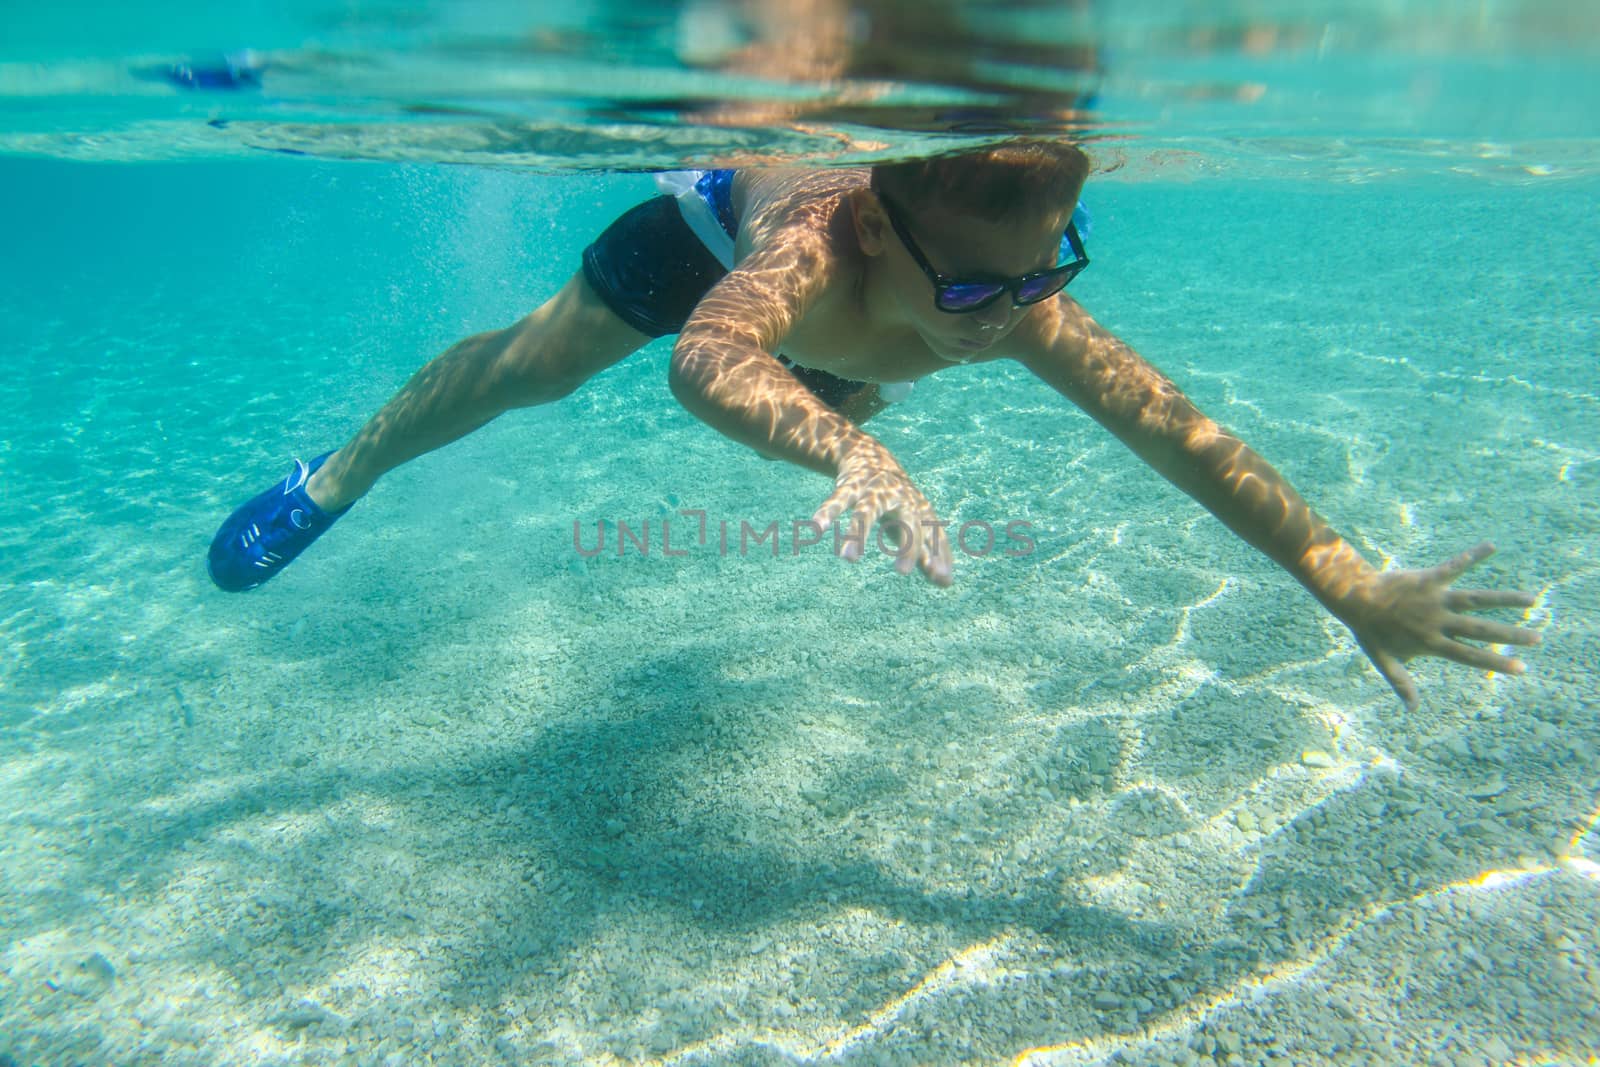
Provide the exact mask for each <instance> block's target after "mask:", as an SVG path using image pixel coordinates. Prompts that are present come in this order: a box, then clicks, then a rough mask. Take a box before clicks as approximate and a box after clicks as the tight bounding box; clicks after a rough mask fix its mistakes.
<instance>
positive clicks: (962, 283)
mask: <svg viewBox="0 0 1600 1067" xmlns="http://www.w3.org/2000/svg"><path fill="white" fill-rule="evenodd" d="M878 201H879V202H880V203H882V204H883V213H884V214H885V215H887V216H888V217H889V225H890V226H893V227H894V232H895V233H896V234H897V235H898V236H899V238H900V243H901V244H903V245H905V246H906V251H907V252H910V253H911V259H912V261H913V262H915V263H916V265H917V266H919V267H921V268H922V273H923V274H926V275H927V276H928V281H930V282H932V283H933V305H934V307H936V308H938V309H939V310H940V311H948V312H950V313H951V314H953V315H960V314H963V313H965V312H968V311H979V310H982V309H983V308H986V307H988V306H989V305H990V304H992V303H994V302H995V301H996V300H999V299H1000V298H1001V297H1002V296H1004V295H1005V294H1006V293H1010V294H1011V299H1012V300H1013V301H1015V302H1016V303H1017V304H1018V306H1022V305H1026V304H1037V303H1038V302H1039V301H1041V300H1048V299H1050V298H1051V297H1052V296H1055V295H1056V294H1057V293H1059V292H1060V291H1061V290H1063V289H1065V288H1066V287H1067V283H1068V282H1070V281H1072V279H1074V278H1076V277H1077V276H1078V275H1079V274H1080V273H1082V271H1083V268H1085V267H1087V266H1088V265H1089V256H1088V253H1086V252H1085V251H1084V250H1083V239H1082V238H1081V237H1079V236H1078V227H1077V226H1075V225H1074V224H1073V223H1071V222H1068V223H1067V232H1066V233H1065V234H1063V235H1062V238H1061V251H1062V254H1063V255H1065V254H1066V253H1068V252H1071V254H1072V257H1073V258H1072V261H1071V262H1070V263H1063V264H1061V265H1060V266H1056V267H1051V268H1050V269H1049V270H1041V271H1035V272H1034V273H1032V274H1024V275H1022V276H1021V277H1020V278H994V279H987V278H986V279H983V280H973V281H966V280H963V279H960V278H950V277H947V276H946V275H943V274H940V273H939V272H938V271H936V270H934V269H933V265H932V264H931V263H929V262H928V257H927V256H925V255H923V254H922V249H920V248H918V247H917V242H916V241H915V240H913V239H912V237H911V231H910V230H908V229H906V225H905V223H904V221H902V219H901V217H900V211H899V209H898V208H896V207H895V206H894V204H893V203H892V202H891V201H890V200H889V198H888V197H886V196H884V195H883V193H881V192H880V193H879V194H878Z"/></svg>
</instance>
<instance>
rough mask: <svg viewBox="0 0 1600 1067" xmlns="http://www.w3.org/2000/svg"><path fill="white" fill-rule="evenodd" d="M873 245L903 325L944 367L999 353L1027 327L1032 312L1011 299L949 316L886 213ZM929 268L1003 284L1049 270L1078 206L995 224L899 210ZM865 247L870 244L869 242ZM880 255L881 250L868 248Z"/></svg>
mask: <svg viewBox="0 0 1600 1067" xmlns="http://www.w3.org/2000/svg"><path fill="white" fill-rule="evenodd" d="M874 206H875V207H876V208H877V211H878V212H879V213H880V214H881V215H882V218H881V220H878V221H879V223H880V225H879V226H878V228H877V229H875V231H874V232H875V235H876V237H877V239H876V240H875V241H873V242H872V245H873V246H874V247H875V248H876V250H877V251H876V258H877V259H878V261H879V262H880V263H881V265H882V274H883V276H884V279H885V283H886V285H887V288H888V290H889V292H890V293H891V294H892V298H893V301H894V305H895V308H896V310H897V312H898V313H899V315H900V317H903V318H904V320H905V321H906V322H907V323H908V324H909V325H910V326H911V327H912V328H913V329H915V330H916V331H917V333H918V335H920V336H921V337H922V339H923V340H924V341H925V342H926V343H927V345H928V347H929V348H930V349H931V350H932V351H933V353H934V354H935V355H936V356H938V357H939V358H940V359H943V360H946V361H947V362H951V363H965V362H967V361H968V360H971V359H973V358H975V357H977V356H978V355H979V354H981V353H983V352H984V351H986V350H988V349H989V348H991V347H993V346H994V345H995V344H996V343H997V342H999V341H1001V340H1002V339H1004V338H1005V336H1006V335H1007V334H1008V333H1010V332H1011V330H1012V329H1014V328H1015V327H1016V325H1017V324H1018V323H1020V322H1021V321H1022V320H1023V318H1024V317H1026V316H1027V314H1028V312H1029V311H1030V310H1031V309H1032V305H1027V306H1021V307H1019V306H1017V304H1016V303H1015V301H1014V299H1013V297H1012V294H1010V293H1004V294H1002V295H1001V296H1000V297H999V299H997V300H995V301H994V302H993V303H991V304H989V305H988V306H986V307H982V308H979V309H977V310H975V311H970V312H965V313H953V312H948V311H941V310H940V309H939V308H938V307H937V306H936V305H935V302H934V287H933V283H932V282H931V281H930V280H929V278H928V276H927V273H926V272H925V270H924V269H923V266H922V265H921V264H919V263H918V262H917V256H916V253H915V252H914V251H913V249H912V248H911V247H907V242H906V241H905V240H903V239H902V238H901V236H900V235H899V234H898V233H896V231H895V228H894V226H893V225H892V224H890V223H889V216H888V214H887V213H886V212H885V211H884V208H883V205H882V204H881V203H878V204H876V205H874ZM893 210H894V211H895V214H896V217H897V219H898V221H899V222H900V224H901V225H900V229H901V230H903V231H905V236H906V237H909V238H910V240H911V243H912V245H914V246H915V249H916V251H918V252H920V253H921V255H922V258H923V260H924V261H925V262H926V264H927V265H928V267H930V268H932V269H933V270H934V271H935V272H937V273H938V274H941V275H944V276H946V277H947V278H957V279H962V280H968V279H973V280H977V279H983V280H1001V279H1010V278H1016V277H1020V276H1022V275H1025V274H1031V273H1033V272H1035V271H1043V270H1048V269H1049V268H1051V267H1053V266H1055V265H1056V264H1057V259H1058V256H1059V252H1060V247H1061V235H1062V233H1063V231H1065V229H1066V227H1067V222H1068V220H1070V219H1071V217H1072V204H1068V205H1066V206H1065V208H1064V209H1062V210H1061V211H1046V212H1040V213H1038V214H1036V215H1028V216H1025V217H1023V218H1020V219H1006V220H1002V221H993V220H987V219H979V218H974V217H972V216H970V215H961V214H956V213H953V212H950V211H941V210H939V209H937V208H932V209H924V210H923V211H921V212H911V211H907V210H905V209H904V208H899V207H898V206H897V207H896V208H895V209H893ZM864 247H866V243H865V242H864ZM867 251H868V253H869V255H870V254H873V247H867Z"/></svg>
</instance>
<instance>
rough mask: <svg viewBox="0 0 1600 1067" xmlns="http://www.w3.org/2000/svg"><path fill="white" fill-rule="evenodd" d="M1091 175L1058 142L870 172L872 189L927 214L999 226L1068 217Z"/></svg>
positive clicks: (1079, 157)
mask: <svg viewBox="0 0 1600 1067" xmlns="http://www.w3.org/2000/svg"><path fill="white" fill-rule="evenodd" d="M1088 176H1089V157H1088V156H1086V155H1085V154H1084V152H1083V149H1081V148H1079V147H1077V146H1076V145H1071V144H1064V143H1062V142H1058V141H1007V142H1003V143H1001V144H997V145H991V146H990V147H988V148H984V149H980V150H978V151H976V152H964V153H962V154H960V155H954V156H938V157H935V158H933V159H914V160H911V161H909V162H906V163H883V164H879V165H878V166H876V167H873V168H872V191H873V192H875V193H878V194H879V195H887V196H888V197H889V198H890V199H891V200H892V201H893V202H894V204H895V205H896V206H898V207H900V208H902V209H904V210H905V211H907V212H910V213H911V214H912V215H914V216H917V217H922V216H923V215H925V214H936V215H946V214H949V215H966V216H969V217H971V218H975V219H982V220H984V221H987V222H1000V221H1008V220H1014V219H1017V218H1021V217H1025V216H1027V215H1029V214H1035V215H1037V214H1050V213H1054V212H1059V211H1060V210H1061V209H1062V206H1063V205H1065V207H1066V210H1067V213H1068V214H1069V215H1070V214H1071V212H1072V206H1073V205H1074V204H1076V203H1077V202H1078V193H1079V192H1080V191H1081V190H1082V189H1083V183H1084V180H1085V179H1086V178H1087V177H1088Z"/></svg>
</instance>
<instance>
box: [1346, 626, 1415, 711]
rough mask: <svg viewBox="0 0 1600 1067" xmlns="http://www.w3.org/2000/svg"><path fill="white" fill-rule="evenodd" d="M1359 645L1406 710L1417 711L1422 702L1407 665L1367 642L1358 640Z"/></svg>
mask: <svg viewBox="0 0 1600 1067" xmlns="http://www.w3.org/2000/svg"><path fill="white" fill-rule="evenodd" d="M1358 643H1359V644H1360V645H1361V651H1363V652H1365V653H1366V654H1367V658H1368V659H1369V660H1371V661H1372V665H1373V666H1374V667H1376V668H1378V673H1379V674H1381V675H1383V680H1384V681H1386V682H1388V683H1389V688H1390V689H1393V690H1394V692H1395V695H1396V696H1398V697H1399V698H1400V701H1401V703H1403V704H1404V705H1405V706H1406V710H1407V711H1416V710H1417V705H1418V704H1420V703H1421V701H1420V700H1419V699H1418V697H1417V684H1416V683H1415V682H1413V681H1412V680H1411V672H1410V671H1408V670H1406V665H1405V664H1404V663H1401V662H1400V660H1399V659H1397V658H1396V657H1394V656H1392V655H1390V654H1389V653H1387V652H1385V651H1383V649H1381V648H1377V647H1374V646H1373V645H1370V644H1368V643H1367V642H1366V641H1363V640H1358Z"/></svg>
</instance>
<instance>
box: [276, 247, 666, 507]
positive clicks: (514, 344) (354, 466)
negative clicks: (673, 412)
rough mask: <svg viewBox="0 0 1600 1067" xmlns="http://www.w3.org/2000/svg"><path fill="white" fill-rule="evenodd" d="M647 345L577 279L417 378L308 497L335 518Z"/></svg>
mask: <svg viewBox="0 0 1600 1067" xmlns="http://www.w3.org/2000/svg"><path fill="white" fill-rule="evenodd" d="M649 340H650V336H649V335H648V334H644V333H640V332H639V331H638V330H635V329H634V328H633V327H631V326H629V325H627V324H626V323H624V322H623V321H622V320H621V319H620V318H618V317H617V315H616V313H615V312H613V311H612V310H611V309H610V308H608V307H607V306H606V305H605V304H604V303H603V302H602V301H601V299H600V297H599V296H598V295H596V293H595V291H594V288H593V287H592V286H591V285H590V284H589V282H588V280H587V279H585V278H584V276H583V274H582V272H579V273H577V274H574V275H573V276H572V278H571V280H569V281H568V282H567V284H566V285H565V286H563V287H562V289H561V291H560V292H558V293H557V294H556V295H555V296H554V297H552V298H551V299H550V300H549V301H547V302H546V303H545V304H544V305H543V306H542V307H540V308H539V310H537V311H535V312H533V314H531V315H529V316H527V317H526V318H524V319H522V320H521V321H520V322H518V323H516V324H515V325H513V326H509V327H507V328H506V329H504V330H496V331H493V332H491V333H483V334H478V335H477V336H475V337H469V338H467V339H466V340H464V341H461V342H459V343H458V344H456V345H454V346H452V347H451V348H450V349H449V351H447V352H445V353H444V354H443V355H441V356H439V357H438V358H437V359H435V360H433V361H432V362H431V363H429V364H428V365H427V366H425V367H423V368H422V369H421V370H419V371H417V373H416V374H415V375H413V376H412V378H411V380H410V381H409V382H407V383H406V384H405V386H404V387H403V388H402V389H401V390H400V391H399V392H398V393H396V394H395V395H394V397H393V398H392V399H391V400H390V401H389V402H388V403H387V404H385V405H384V406H383V408H382V409H381V410H379V412H378V413H377V414H376V415H374V416H372V418H370V419H368V420H367V424H366V425H365V426H363V427H362V428H361V429H360V431H358V432H357V433H356V435H355V436H354V437H353V438H351V439H350V441H349V442H348V443H346V444H345V446H344V447H343V448H341V449H339V450H338V451H337V452H334V453H333V454H332V455H330V456H328V458H327V460H326V461H325V462H324V463H323V464H322V465H321V466H320V467H318V468H317V470H316V472H315V473H314V474H312V475H311V477H310V479H309V481H308V482H307V483H306V491H307V493H308V494H309V495H310V497H311V499H312V500H313V501H314V502H315V503H316V504H317V506H318V507H320V508H322V509H323V510H324V511H328V512H334V511H340V510H342V509H344V508H347V507H349V506H350V505H351V504H353V503H354V502H355V501H356V500H358V499H360V498H361V497H362V496H364V495H365V494H366V492H367V490H368V489H371V488H372V484H373V483H374V482H376V481H377V480H378V479H379V478H381V477H382V476H383V475H385V474H387V473H388V472H389V471H391V470H393V469H394V468H396V467H398V466H400V464H402V463H405V462H407V461H408V460H412V459H415V458H416V457H418V456H420V455H422V454H423V453H425V452H431V451H433V450H434V449H436V448H439V447H441V446H443V445H447V444H449V443H450V442H451V441H454V440H456V439H457V438H459V437H462V436H465V435H466V434H468V433H471V432H472V431H473V430H476V429H477V428H478V427H480V426H482V425H484V424H485V423H487V422H489V421H490V420H491V419H493V418H495V417H496V416H497V415H500V414H501V413H503V412H505V411H508V410H510V409H511V408H519V407H530V406H532V405H535V404H544V403H548V402H549V401H551V400H559V399H560V398H562V397H564V396H566V395H567V394H569V393H571V392H572V391H573V390H575V389H576V388H578V386H580V385H582V384H583V383H584V382H585V381H587V380H588V379H589V378H591V377H593V376H594V375H596V374H598V373H599V372H600V371H602V370H605V369H606V368H607V367H609V366H611V365H612V364H613V363H616V362H617V361H619V360H621V359H623V358H624V357H625V356H627V355H629V354H630V353H632V352H634V351H635V350H637V349H638V348H640V347H642V346H643V345H644V344H646V343H647V342H648V341H649Z"/></svg>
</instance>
